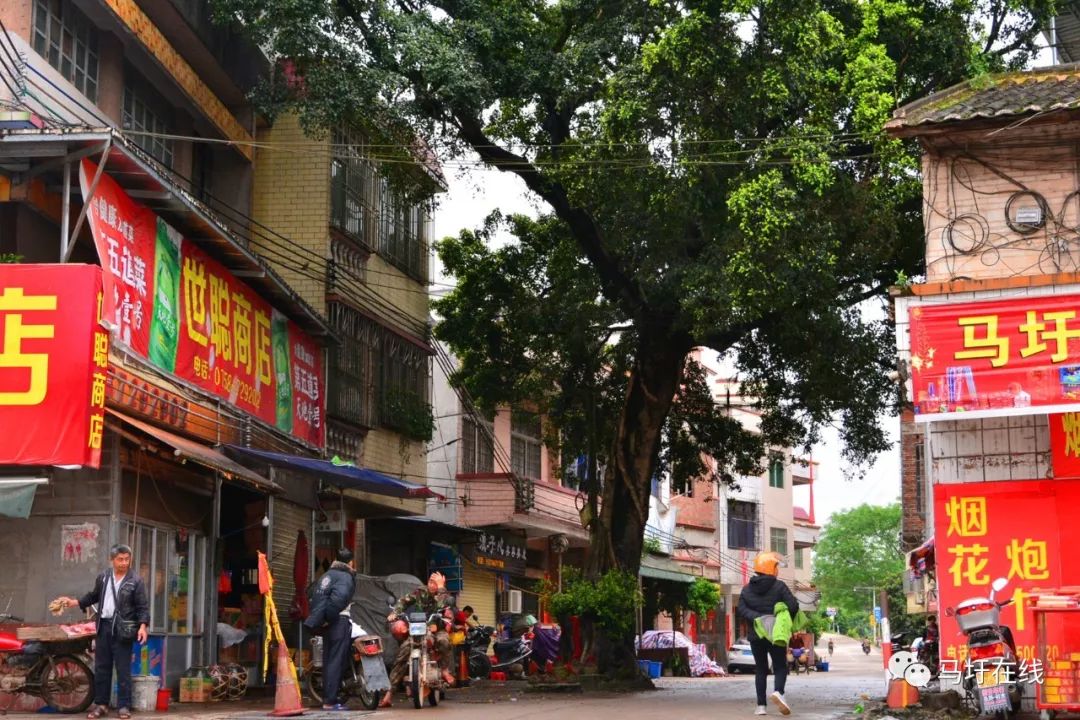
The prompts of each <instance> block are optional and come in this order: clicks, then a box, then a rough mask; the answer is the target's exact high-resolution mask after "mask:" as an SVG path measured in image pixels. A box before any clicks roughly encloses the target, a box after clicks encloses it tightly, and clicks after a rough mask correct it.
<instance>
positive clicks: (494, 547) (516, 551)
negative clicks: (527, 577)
mask: <svg viewBox="0 0 1080 720" xmlns="http://www.w3.org/2000/svg"><path fill="white" fill-rule="evenodd" d="M462 550H463V552H464V554H465V556H466V557H467V558H468V559H469V560H471V561H472V562H473V563H474V564H476V565H477V566H478V567H481V568H486V569H488V570H497V571H500V572H507V573H511V574H515V575H520V574H524V572H525V560H526V552H525V540H524V538H516V537H513V536H508V535H507V536H504V535H501V534H496V533H491V532H483V533H480V535H479V536H478V537H477V538H476V541H475V543H468V544H465V545H463V547H462Z"/></svg>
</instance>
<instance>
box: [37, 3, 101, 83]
mask: <svg viewBox="0 0 1080 720" xmlns="http://www.w3.org/2000/svg"><path fill="white" fill-rule="evenodd" d="M31 34H32V35H33V46H34V51H35V52H37V54H39V55H41V56H42V57H43V58H45V60H46V61H47V62H48V63H49V64H50V65H52V66H53V67H54V68H56V70H57V71H58V72H59V73H60V74H61V75H63V76H64V78H65V79H66V80H68V81H69V82H70V83H71V84H72V85H74V86H75V87H76V88H78V89H79V91H80V92H81V93H82V94H83V95H85V96H86V97H87V98H89V99H90V100H91V101H93V102H97V91H98V36H97V28H95V27H94V26H93V25H92V24H91V23H90V21H89V20H87V18H86V16H85V15H83V14H82V12H80V11H79V10H78V9H77V8H76V7H75V6H74V5H72V2H71V0H34V19H33V28H32V30H31Z"/></svg>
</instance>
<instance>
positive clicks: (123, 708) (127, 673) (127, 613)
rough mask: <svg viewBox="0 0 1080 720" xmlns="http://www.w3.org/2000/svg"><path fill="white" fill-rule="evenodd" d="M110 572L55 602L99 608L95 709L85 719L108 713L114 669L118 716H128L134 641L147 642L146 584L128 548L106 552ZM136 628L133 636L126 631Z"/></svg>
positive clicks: (117, 546)
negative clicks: (78, 594)
mask: <svg viewBox="0 0 1080 720" xmlns="http://www.w3.org/2000/svg"><path fill="white" fill-rule="evenodd" d="M109 557H110V558H111V559H112V569H111V570H106V571H105V572H103V573H102V574H101V575H98V577H97V579H96V580H95V581H94V588H93V589H92V590H91V591H90V592H88V593H86V594H85V595H83V596H82V597H81V598H79V599H78V600H76V599H75V598H71V597H60V598H57V599H56V600H55V601H54V602H56V603H57V604H59V605H63V606H65V607H76V606H77V607H78V608H79V609H81V610H86V609H87V608H88V607H90V606H91V605H97V606H98V618H97V642H96V643H95V644H94V706H93V707H92V708H91V709H90V713H89V714H88V715H87V717H88V718H94V719H95V720H96V719H97V718H102V717H105V716H106V715H108V713H109V695H110V689H111V687H110V686H111V685H112V674H113V666H115V667H116V678H117V681H118V683H119V685H120V688H119V693H118V696H117V703H116V704H117V706H118V707H119V710H118V712H117V717H119V718H121V720H126V719H127V718H130V717H131V709H130V708H131V653H132V646H133V644H134V641H135V640H138V641H139V642H141V643H143V642H146V637H147V631H146V626H147V625H149V624H150V603H149V601H148V600H147V594H146V584H145V583H144V582H143V581H142V578H140V577H139V576H138V575H136V574H135V573H133V572H130V570H131V548H130V547H128V546H127V545H113V547H112V549H110V550H109ZM133 624H136V625H138V630H137V631H136V633H135V637H131V636H130V633H128V632H127V628H129V627H134V625H133Z"/></svg>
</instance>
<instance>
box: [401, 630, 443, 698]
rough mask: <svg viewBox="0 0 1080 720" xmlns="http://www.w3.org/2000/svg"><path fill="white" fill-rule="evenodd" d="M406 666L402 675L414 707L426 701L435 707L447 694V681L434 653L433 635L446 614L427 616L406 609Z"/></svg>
mask: <svg viewBox="0 0 1080 720" xmlns="http://www.w3.org/2000/svg"><path fill="white" fill-rule="evenodd" d="M408 620H409V639H408V642H409V644H410V646H411V647H410V649H409V666H408V674H406V676H405V686H406V687H407V688H408V689H409V693H410V694H411V695H412V701H413V707H415V708H417V709H420V708H422V707H424V700H425V699H426V700H427V702H428V705H431V706H432V707H435V706H436V705H438V704H439V700H441V699H443V697H445V695H446V681H445V680H443V676H442V671H441V670H440V669H439V663H438V661H437V659H436V657H435V653H434V647H433V644H434V643H433V641H432V640H431V638H430V635H429V630H430V634H431V635H433V634H434V633H435V632H437V631H438V630H439V629H440V627H442V626H443V625H444V623H445V622H446V621H445V618H443V617H442V616H441V615H440V614H439V613H434V614H432V615H430V616H428V615H425V614H424V613H422V612H420V613H409V614H408Z"/></svg>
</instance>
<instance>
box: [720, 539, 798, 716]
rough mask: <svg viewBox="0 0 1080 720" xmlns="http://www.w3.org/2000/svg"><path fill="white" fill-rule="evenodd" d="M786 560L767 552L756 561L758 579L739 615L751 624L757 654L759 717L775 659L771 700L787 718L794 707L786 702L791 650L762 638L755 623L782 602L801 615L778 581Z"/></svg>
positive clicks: (742, 597)
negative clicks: (770, 668) (788, 658)
mask: <svg viewBox="0 0 1080 720" xmlns="http://www.w3.org/2000/svg"><path fill="white" fill-rule="evenodd" d="M782 563H783V558H781V557H780V554H779V553H774V552H764V553H760V554H758V556H757V557H756V558H754V573H755V574H754V577H752V578H750V582H748V583H747V584H746V586H745V587H744V588H743V589H742V593H741V594H740V595H739V606H738V608H737V609H736V611H735V612H736V615H738V616H739V617H741V618H743V619H744V620H746V621H747V623H749V625H750V628H749V630H748V631H747V633H746V634H747V636H749V638H750V650H751V651H752V652H753V653H754V688H755V690H756V691H757V710H755V711H754V714H755V715H765V714H766V712H765V690H766V681H767V680H768V676H769V658H770V657H771V658H772V668H773V689H774V692H773V694H772V695H771V696H770V699H771V700H772V702H773V704H774V705H776V707H777V708H779V709H780V713H781V714H783V715H790V714H791V707H790V706H789V705H788V704H787V701H786V700H785V699H784V685H785V684H786V683H787V674H788V667H787V648H786V647H784V646H782V645H776V644H774V643H773V642H772V641H771V640H770V639H767V638H763V637H759V636H758V634H757V632H756V631H755V630H754V620H756V619H757V618H759V617H763V616H765V615H773V614H775V612H776V604H777V603H778V602H782V603H784V604H785V605H787V607H788V611H789V612H790V613H791V617H792V618H793V619H794V617H795V615H797V614H798V612H799V601H798V600H796V599H795V596H794V595H793V594H792V593H791V590H790V589H789V588H788V586H787V585H785V584H784V583H783V581H781V580H780V578H779V577H777V576H778V575H779V574H780V565H781V564H782Z"/></svg>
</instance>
